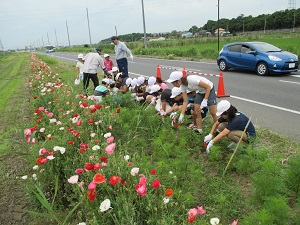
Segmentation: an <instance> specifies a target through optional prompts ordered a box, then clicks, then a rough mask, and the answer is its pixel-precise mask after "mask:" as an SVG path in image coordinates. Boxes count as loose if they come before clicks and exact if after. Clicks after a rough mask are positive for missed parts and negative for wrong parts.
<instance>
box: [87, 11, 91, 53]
mask: <svg viewBox="0 0 300 225" xmlns="http://www.w3.org/2000/svg"><path fill="white" fill-rule="evenodd" d="M86 17H87V22H88V28H89V36H90V48H92V38H91V30H90V20H89V11H88V8H86Z"/></svg>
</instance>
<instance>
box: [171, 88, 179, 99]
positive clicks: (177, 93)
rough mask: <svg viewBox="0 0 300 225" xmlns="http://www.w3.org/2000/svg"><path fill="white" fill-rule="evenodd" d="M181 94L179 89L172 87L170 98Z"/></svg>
mask: <svg viewBox="0 0 300 225" xmlns="http://www.w3.org/2000/svg"><path fill="white" fill-rule="evenodd" d="M180 94H181V88H179V87H173V88H172V95H171V97H170V98H175V97H176V96H178V95H180Z"/></svg>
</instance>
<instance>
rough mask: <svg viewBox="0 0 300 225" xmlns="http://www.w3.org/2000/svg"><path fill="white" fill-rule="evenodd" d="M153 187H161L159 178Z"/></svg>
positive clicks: (153, 183)
mask: <svg viewBox="0 0 300 225" xmlns="http://www.w3.org/2000/svg"><path fill="white" fill-rule="evenodd" d="M152 187H153V188H159V187H160V181H159V179H156V180H154V181H153V182H152Z"/></svg>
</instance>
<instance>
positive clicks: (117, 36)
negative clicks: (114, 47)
mask: <svg viewBox="0 0 300 225" xmlns="http://www.w3.org/2000/svg"><path fill="white" fill-rule="evenodd" d="M115 31H116V37H118V30H117V26H115Z"/></svg>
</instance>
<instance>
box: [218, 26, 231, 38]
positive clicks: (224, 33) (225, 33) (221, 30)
mask: <svg viewBox="0 0 300 225" xmlns="http://www.w3.org/2000/svg"><path fill="white" fill-rule="evenodd" d="M219 34H220V36H221V37H222V36H229V35H230V32H229V31H226V30H225V29H224V28H221V27H220V28H219ZM215 36H218V29H216V30H215Z"/></svg>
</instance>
